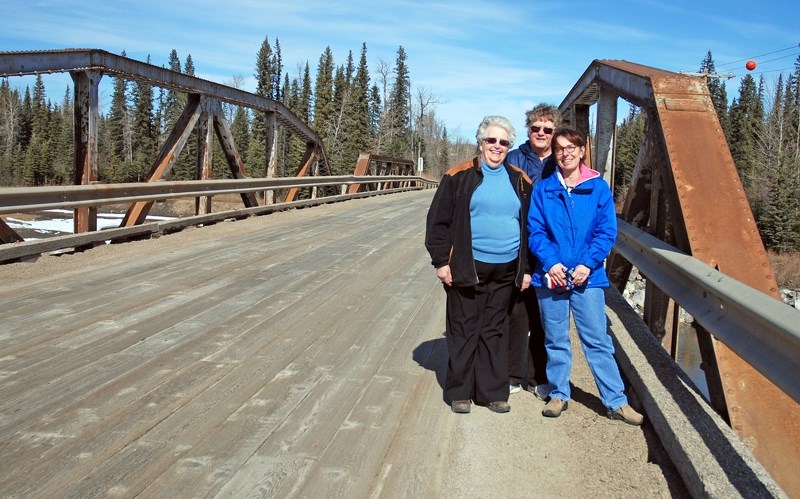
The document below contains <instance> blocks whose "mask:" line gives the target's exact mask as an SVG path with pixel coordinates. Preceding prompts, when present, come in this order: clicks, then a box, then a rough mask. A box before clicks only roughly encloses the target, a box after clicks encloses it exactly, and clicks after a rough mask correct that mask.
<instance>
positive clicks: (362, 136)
mask: <svg viewBox="0 0 800 499" xmlns="http://www.w3.org/2000/svg"><path fill="white" fill-rule="evenodd" d="M351 95H352V106H351V112H352V116H353V126H352V129H351V130H349V131H348V134H347V136H346V137H345V140H346V141H347V142H348V144H347V147H346V149H347V157H346V161H348V162H351V163H352V164H353V167H355V162H356V161H357V160H358V155H359V154H361V153H362V152H367V151H370V150H371V146H372V142H373V137H374V131H373V122H372V116H371V114H370V87H369V68H368V66H367V44H366V43H364V44H362V45H361V57H360V59H359V62H358V69H357V70H356V74H355V78H354V80H353V84H352V91H351Z"/></svg>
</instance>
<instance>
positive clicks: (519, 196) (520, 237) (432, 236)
mask: <svg viewBox="0 0 800 499" xmlns="http://www.w3.org/2000/svg"><path fill="white" fill-rule="evenodd" d="M475 136H476V138H477V141H478V149H479V151H480V154H479V155H478V156H477V157H475V158H473V159H471V160H468V161H465V162H464V163H461V164H459V165H456V166H454V167H452V168H450V169H449V170H448V171H447V172H446V173H445V174H444V176H443V177H442V180H441V182H440V183H439V188H438V189H437V190H436V194H435V195H434V198H433V201H432V203H431V206H430V209H429V210H428V219H427V230H426V234H425V247H426V248H427V249H428V253H430V256H431V263H432V264H433V266H434V267H435V268H436V276H437V277H438V278H439V280H440V281H441V282H442V283H443V285H444V290H445V292H446V293H447V314H446V315H447V319H446V332H445V334H446V338H447V351H448V354H449V360H448V365H447V379H446V382H445V389H444V396H445V400H446V401H448V402H449V403H450V406H451V408H452V410H453V412H457V413H467V412H470V407H471V402H475V403H476V404H479V405H485V406H486V407H488V408H489V410H491V411H493V412H508V411H509V410H510V409H511V407H510V406H509V405H508V322H507V314H506V311H507V308H508V305H509V301H510V299H511V291H512V287H514V286H516V287H518V288H519V289H521V290H524V289H526V288H527V287H528V285H529V284H530V270H529V269H528V262H527V253H528V252H527V247H526V241H527V239H528V237H527V226H526V220H527V214H528V204H529V202H530V187H531V182H530V179H529V178H528V176H527V175H525V173H524V172H523V171H522V170H520V169H519V168H516V167H514V166H511V165H509V164H508V163H507V162H506V156H507V155H508V151H509V149H510V147H511V145H512V144H513V143H514V139H515V138H516V133H515V131H514V127H513V126H512V125H511V122H509V121H508V119H506V118H504V117H502V116H487V117H485V118H484V119H483V121H482V122H481V124H480V126H479V127H478V131H477V133H476V135H475Z"/></svg>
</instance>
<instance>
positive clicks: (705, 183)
mask: <svg viewBox="0 0 800 499" xmlns="http://www.w3.org/2000/svg"><path fill="white" fill-rule="evenodd" d="M653 92H654V100H655V104H656V109H657V112H658V117H659V122H660V124H661V127H662V131H663V136H664V140H665V148H666V151H667V155H668V158H669V165H670V167H671V171H672V175H673V178H674V182H675V187H676V191H677V195H678V202H679V204H680V209H681V211H682V213H683V223H684V224H685V231H686V235H687V237H688V241H689V245H690V249H691V253H692V255H693V256H694V257H695V258H698V259H699V260H702V261H704V262H706V263H707V264H708V265H710V266H712V267H715V268H717V269H719V270H720V271H721V272H723V273H725V274H727V275H729V276H731V277H733V278H735V279H737V280H739V281H741V282H744V283H745V284H747V285H749V286H751V287H753V288H755V289H758V290H760V291H762V292H764V293H766V294H768V295H771V296H773V297H774V298H776V299H780V294H779V290H778V286H777V283H776V281H775V276H774V274H773V272H772V270H771V267H770V263H769V260H768V257H767V253H766V251H765V249H764V246H763V243H762V241H761V237H760V235H759V233H758V229H757V227H756V224H755V220H754V219H753V216H752V212H751V210H750V205H749V203H748V201H747V198H746V196H745V192H744V188H743V187H742V184H741V181H740V179H739V175H738V173H737V171H736V167H735V164H734V162H733V158H732V156H731V154H730V150H729V148H728V144H727V141H726V139H725V136H724V134H723V132H722V129H721V127H720V124H719V120H718V118H717V115H716V113H715V112H714V111H713V109H714V108H713V104H712V102H711V97H710V95H709V93H708V90H707V88H706V87H705V85H704V84H703V85H699V84H698V79H697V78H691V77H688V76H681V75H671V76H661V77H656V78H653ZM714 346H715V349H716V353H717V364H718V366H719V371H720V376H721V378H722V385H723V389H724V393H725V399H726V402H727V407H728V416H729V418H730V422H731V426H732V427H733V429H734V430H736V431H737V433H739V435H741V436H742V437H743V438H744V439H745V440H746V441H747V442H748V444H749V445H751V446H752V449H753V453H754V455H756V457H758V459H759V460H760V461H761V462H762V463H763V464H764V466H765V467H766V468H768V469H769V470H770V471H771V473H772V474H773V476H774V477H775V479H776V480H778V481H779V482H780V483H781V484H782V486H783V487H784V488H785V489H786V490H787V491H789V490H794V491H798V490H800V476H799V475H798V474H797V472H796V471H797V469H798V466H800V405H798V404H797V403H796V402H794V401H793V400H792V399H791V398H789V397H788V396H787V395H786V394H784V393H783V392H782V391H781V390H779V389H778V388H777V387H776V386H775V385H773V384H772V383H771V382H769V381H768V380H767V379H766V378H764V376H762V375H761V374H760V373H759V372H758V371H756V370H755V369H753V368H752V367H751V366H750V365H749V364H747V363H746V362H744V361H743V360H742V359H741V358H740V357H739V356H737V355H736V354H735V353H733V352H732V351H731V350H730V349H728V348H727V347H726V346H725V345H724V344H722V343H720V342H717V341H715V345H714Z"/></svg>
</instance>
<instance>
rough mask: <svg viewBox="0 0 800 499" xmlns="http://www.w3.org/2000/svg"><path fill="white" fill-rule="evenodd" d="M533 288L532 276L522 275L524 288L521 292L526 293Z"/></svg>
mask: <svg viewBox="0 0 800 499" xmlns="http://www.w3.org/2000/svg"><path fill="white" fill-rule="evenodd" d="M530 286H531V275H530V274H523V275H522V286H520V287H519V290H520V291H525V290H526V289H528V288H529V287H530Z"/></svg>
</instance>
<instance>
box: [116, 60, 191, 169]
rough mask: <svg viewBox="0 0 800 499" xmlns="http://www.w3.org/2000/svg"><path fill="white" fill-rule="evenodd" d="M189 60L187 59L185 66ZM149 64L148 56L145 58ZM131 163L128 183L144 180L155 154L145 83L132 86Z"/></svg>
mask: <svg viewBox="0 0 800 499" xmlns="http://www.w3.org/2000/svg"><path fill="white" fill-rule="evenodd" d="M190 62H191V59H187V66H188V65H189V63H190ZM147 63H148V64H149V63H150V56H149V55H148V56H147ZM133 109H134V111H133V126H132V144H133V162H132V166H133V168H132V171H131V172H130V173H129V174H128V180H129V181H140V180H142V179H144V177H145V176H146V175H147V172H148V171H149V170H150V166H151V163H152V162H153V159H154V158H155V156H156V153H157V144H158V135H157V132H156V126H155V122H154V120H153V87H152V86H151V85H150V84H149V83H147V82H145V81H137V82H136V83H135V84H134V97H133Z"/></svg>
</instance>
